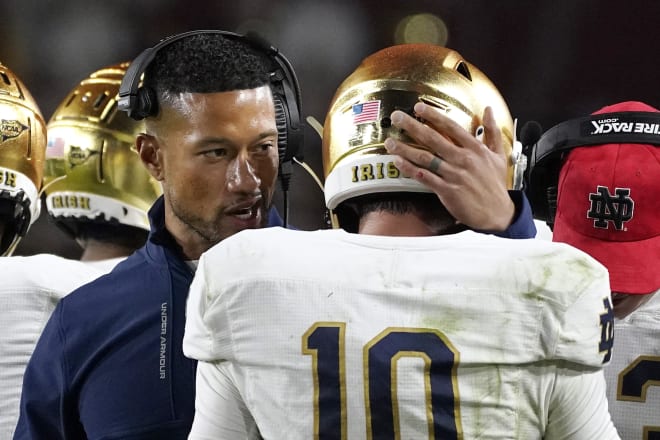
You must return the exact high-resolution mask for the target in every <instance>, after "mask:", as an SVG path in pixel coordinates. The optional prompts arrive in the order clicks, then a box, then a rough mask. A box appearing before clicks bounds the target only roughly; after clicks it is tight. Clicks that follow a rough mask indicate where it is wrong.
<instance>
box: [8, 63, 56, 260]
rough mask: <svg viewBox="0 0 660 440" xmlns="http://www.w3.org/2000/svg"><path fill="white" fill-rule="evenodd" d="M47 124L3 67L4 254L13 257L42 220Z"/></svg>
mask: <svg viewBox="0 0 660 440" xmlns="http://www.w3.org/2000/svg"><path fill="white" fill-rule="evenodd" d="M45 149H46V123H45V121H44V118H43V116H42V115H41V111H40V110H39V107H38V106H37V103H36V101H35V100H34V98H33V97H32V95H31V94H30V92H29V91H28V89H27V88H26V87H25V85H24V84H23V83H22V82H21V80H19V79H18V77H16V75H15V74H14V73H13V72H12V71H11V70H9V69H8V68H7V67H6V66H4V65H2V64H0V221H1V222H2V224H3V226H4V231H0V232H2V233H1V234H0V254H2V255H3V256H5V255H11V253H12V252H13V250H14V249H15V248H16V245H17V244H18V242H19V240H20V239H21V238H22V237H23V236H24V235H25V233H26V232H27V230H28V229H29V227H30V225H31V224H32V223H34V222H35V220H36V219H37V217H39V210H40V207H41V205H40V202H39V190H40V189H41V185H42V179H43V173H44V154H45V153H44V152H45Z"/></svg>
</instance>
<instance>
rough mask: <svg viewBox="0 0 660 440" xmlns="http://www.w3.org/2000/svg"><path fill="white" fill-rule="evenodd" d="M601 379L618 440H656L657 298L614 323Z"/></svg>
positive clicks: (659, 381)
mask: <svg viewBox="0 0 660 440" xmlns="http://www.w3.org/2000/svg"><path fill="white" fill-rule="evenodd" d="M605 379H606V382H607V398H608V400H609V407H610V413H611V414H612V420H613V421H614V426H616V428H617V430H618V431H619V434H620V435H621V438H622V439H624V440H650V439H658V438H660V294H656V295H655V296H654V297H653V298H651V299H650V300H649V302H648V303H646V304H644V305H643V306H642V307H640V308H639V309H637V310H636V311H634V312H633V313H631V314H630V315H629V316H627V317H626V318H625V319H622V320H618V319H617V320H615V321H614V350H613V353H612V361H611V362H610V364H609V365H607V366H606V367H605Z"/></svg>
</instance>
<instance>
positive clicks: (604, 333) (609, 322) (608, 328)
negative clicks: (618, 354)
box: [598, 298, 614, 364]
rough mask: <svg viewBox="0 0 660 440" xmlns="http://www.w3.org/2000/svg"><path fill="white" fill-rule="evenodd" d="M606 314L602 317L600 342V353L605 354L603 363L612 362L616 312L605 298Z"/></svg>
mask: <svg viewBox="0 0 660 440" xmlns="http://www.w3.org/2000/svg"><path fill="white" fill-rule="evenodd" d="M603 306H604V307H605V312H604V313H602V314H601V315H600V342H599V343H598V352H599V353H602V354H603V363H604V364H605V363H607V362H609V361H610V358H611V357H612V346H613V345H614V311H613V310H612V305H611V304H610V299H609V298H603Z"/></svg>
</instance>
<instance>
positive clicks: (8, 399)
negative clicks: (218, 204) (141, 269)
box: [0, 63, 161, 439]
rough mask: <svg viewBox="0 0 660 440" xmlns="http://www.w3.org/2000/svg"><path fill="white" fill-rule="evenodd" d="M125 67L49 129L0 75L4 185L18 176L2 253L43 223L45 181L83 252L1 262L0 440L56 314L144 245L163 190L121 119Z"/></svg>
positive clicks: (18, 87)
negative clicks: (63, 302) (66, 299)
mask: <svg viewBox="0 0 660 440" xmlns="http://www.w3.org/2000/svg"><path fill="white" fill-rule="evenodd" d="M126 67H127V64H126V63H124V64H119V65H114V66H109V67H106V68H103V69H100V70H98V71H96V72H93V73H92V74H91V75H90V76H89V77H88V78H86V79H84V80H83V81H82V82H80V83H79V84H78V85H77V86H76V87H75V88H74V89H73V90H72V91H71V92H70V93H69V94H68V95H67V96H66V97H65V98H64V100H63V101H62V102H61V104H60V105H59V106H58V107H57V109H56V110H55V112H54V114H53V116H52V117H51V119H50V121H49V122H48V124H47V126H46V125H45V124H44V122H43V119H42V118H41V116H40V114H39V111H38V109H37V107H36V104H35V103H34V101H33V100H32V98H30V97H29V95H28V94H27V89H26V88H25V86H24V85H23V84H22V83H21V82H20V81H19V80H18V79H17V78H16V76H15V75H13V74H12V73H11V72H10V71H9V70H8V69H6V68H5V67H4V66H0V69H2V70H1V71H0V72H1V73H0V74H1V75H2V77H3V78H7V79H8V80H7V81H4V82H3V81H0V87H1V88H2V91H3V92H5V93H0V102H1V103H2V104H1V107H0V108H2V111H3V114H2V118H3V119H4V122H3V124H5V126H6V128H4V130H5V133H4V136H6V139H5V141H4V142H3V143H4V144H6V145H3V144H2V143H0V166H1V167H2V168H0V169H1V170H2V173H3V175H4V176H8V175H11V173H13V174H14V175H15V177H14V178H13V180H5V182H4V186H3V192H2V195H3V197H2V200H1V202H0V203H3V204H4V205H0V206H2V207H3V208H4V212H6V213H11V214H12V215H13V217H12V216H8V217H6V221H5V224H6V225H8V229H7V231H9V232H10V233H11V235H9V234H8V235H7V236H5V240H3V243H4V245H3V250H4V251H5V253H9V252H10V251H11V249H13V247H14V246H15V243H16V241H17V237H21V236H23V235H24V233H25V229H26V227H27V224H28V222H33V221H34V220H35V219H36V218H37V215H38V208H39V202H40V201H39V196H38V194H39V192H40V191H41V190H42V177H43V181H44V182H45V184H44V188H43V190H44V191H45V193H46V194H47V197H46V206H47V208H48V214H49V216H50V218H51V219H52V220H54V222H55V224H56V225H57V226H59V227H61V228H62V229H63V230H65V231H66V232H67V233H68V234H69V235H70V236H71V237H72V238H73V239H75V240H76V241H77V242H78V243H79V244H80V245H81V247H82V248H83V253H82V256H81V258H80V261H76V260H70V259H65V258H62V257H59V256H56V255H50V254H40V255H34V256H28V257H19V256H13V257H11V258H2V259H0V279H2V280H3V281H2V286H1V287H0V308H1V309H2V313H0V328H2V329H3V332H2V335H0V383H2V387H0V438H3V439H4V438H11V436H12V433H13V431H14V428H15V426H16V420H17V418H18V408H19V398H20V393H21V385H22V381H23V371H24V369H25V365H26V364H27V362H28V359H29V357H30V355H31V354H32V351H33V349H34V345H35V344H36V342H37V339H38V337H39V334H40V333H41V330H42V328H43V326H44V325H45V323H46V321H47V320H48V318H49V316H50V314H51V312H52V311H53V309H54V308H55V305H56V304H57V303H58V301H59V300H60V299H61V298H62V297H63V296H65V295H66V294H68V293H69V292H71V291H72V290H74V289H75V288H76V287H79V286H80V285H82V284H85V283H87V282H89V281H92V280H93V279H95V278H97V277H99V276H100V275H102V274H104V273H106V272H108V271H110V270H111V269H112V268H113V267H114V266H115V265H116V264H117V263H118V262H119V261H121V259H123V258H124V257H126V256H127V255H129V254H130V253H131V252H133V251H134V250H135V249H137V248H138V247H140V246H141V245H142V244H143V243H144V241H145V240H146V237H147V233H148V231H149V222H148V219H147V212H146V211H147V209H148V208H149V206H151V204H152V203H153V201H154V200H155V199H156V197H157V196H158V195H159V194H160V192H161V190H160V187H159V185H158V183H157V182H156V181H155V180H154V179H152V178H151V176H150V175H149V173H148V172H147V171H146V170H145V169H144V167H142V164H141V162H140V160H139V157H138V155H137V153H136V152H135V150H134V149H133V148H132V145H133V142H134V138H135V136H136V135H137V133H138V132H139V131H140V130H141V129H142V126H143V124H139V123H137V122H136V121H133V120H131V119H130V118H128V117H127V116H126V115H125V114H124V113H122V112H117V92H118V90H119V84H120V83H121V79H122V77H123V75H124V72H125V71H126ZM11 112H13V113H11ZM12 115H13V116H12ZM44 130H47V134H46V131H44ZM10 135H11V136H10ZM46 138H48V144H47V145H46ZM44 156H45V172H44ZM28 176H29V177H28ZM12 182H13V183H14V184H15V186H12ZM12 235H13V236H14V238H11V236H12ZM12 243H13V244H12Z"/></svg>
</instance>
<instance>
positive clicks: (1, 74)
mask: <svg viewBox="0 0 660 440" xmlns="http://www.w3.org/2000/svg"><path fill="white" fill-rule="evenodd" d="M0 76H2V80H3V81H4V83H5V84H7V85H8V86H9V85H11V81H9V77H8V76H7V74H6V73H5V72H0Z"/></svg>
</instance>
